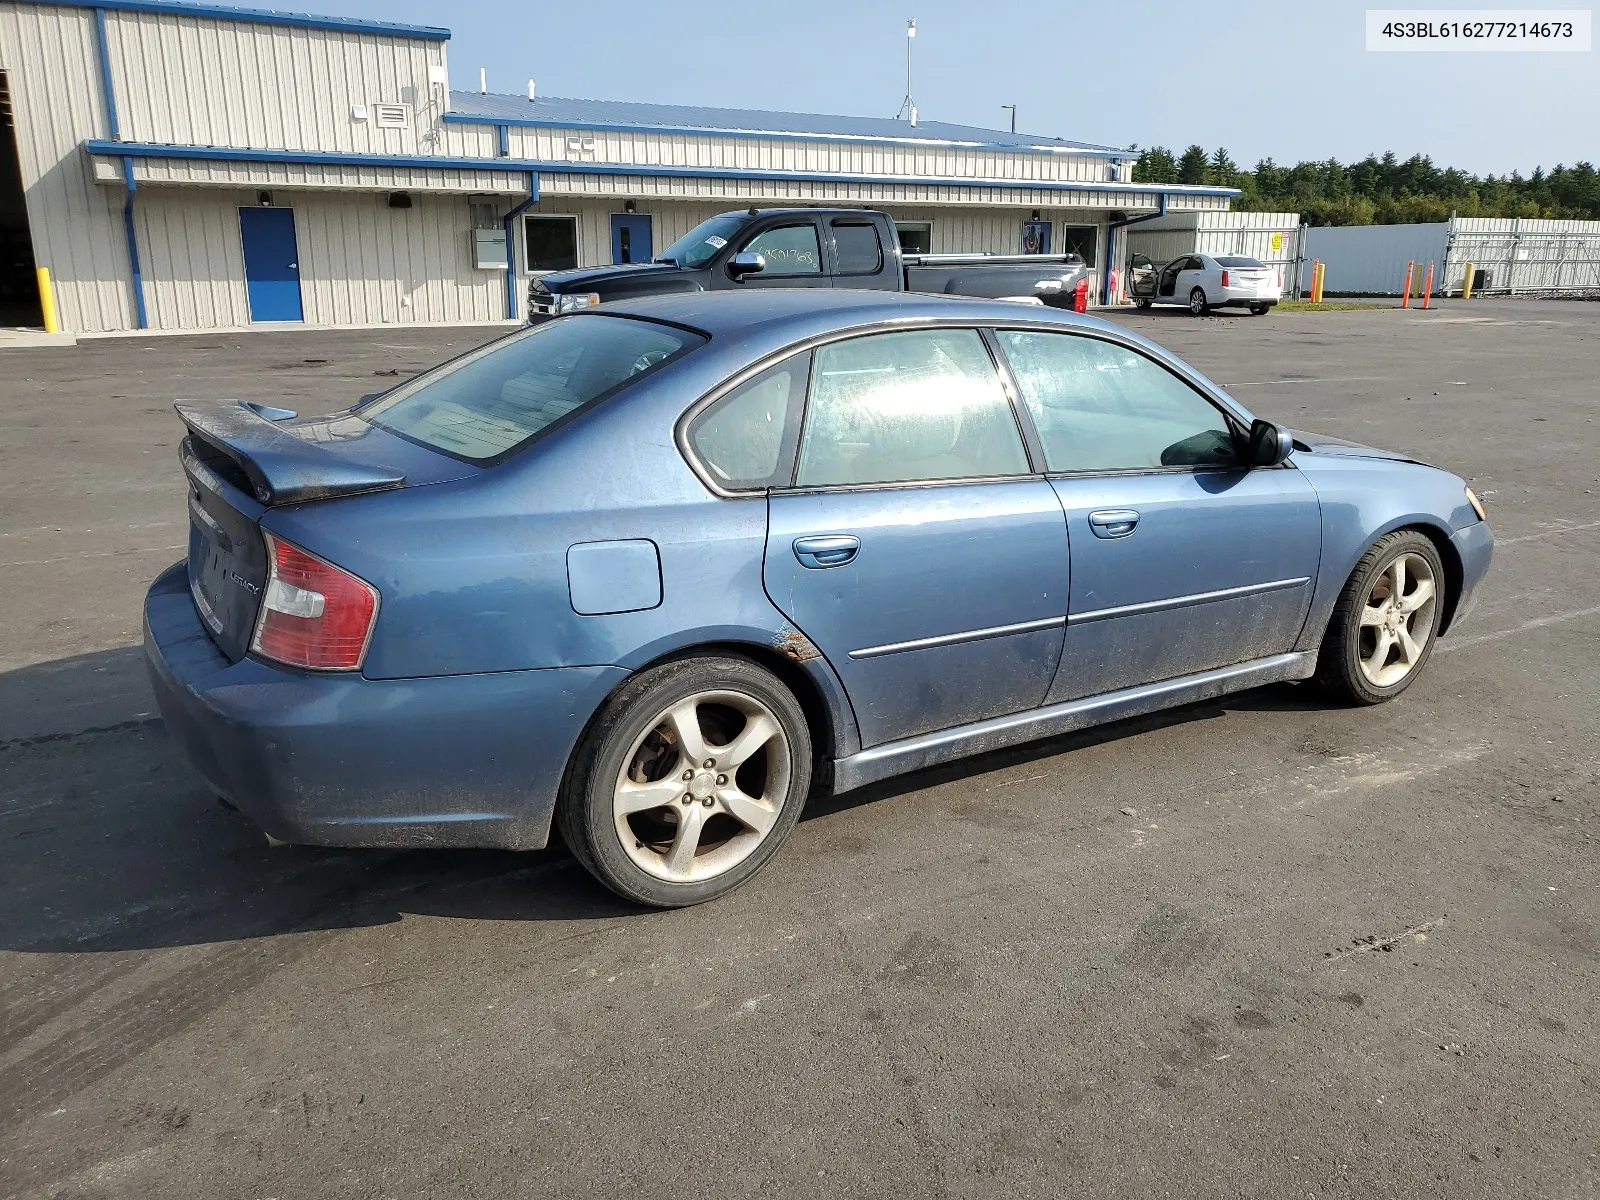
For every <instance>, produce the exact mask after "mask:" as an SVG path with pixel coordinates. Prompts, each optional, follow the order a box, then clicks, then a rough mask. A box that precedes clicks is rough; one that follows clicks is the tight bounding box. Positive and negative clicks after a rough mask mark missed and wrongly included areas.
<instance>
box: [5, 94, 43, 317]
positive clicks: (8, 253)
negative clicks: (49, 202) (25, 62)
mask: <svg viewBox="0 0 1600 1200" xmlns="http://www.w3.org/2000/svg"><path fill="white" fill-rule="evenodd" d="M33 266H34V264H33V237H32V235H31V234H30V233H29V232H28V208H27V205H26V204H25V203H24V202H23V198H22V163H21V160H19V159H18V158H17V124H16V120H15V118H14V116H13V115H12V107H11V81H10V78H9V77H8V76H7V75H6V73H5V72H4V71H0V326H8V325H31V326H42V325H43V324H44V313H43V311H42V310H41V309H40V307H39V278H38V276H37V275H36V274H35V273H34V269H33Z"/></svg>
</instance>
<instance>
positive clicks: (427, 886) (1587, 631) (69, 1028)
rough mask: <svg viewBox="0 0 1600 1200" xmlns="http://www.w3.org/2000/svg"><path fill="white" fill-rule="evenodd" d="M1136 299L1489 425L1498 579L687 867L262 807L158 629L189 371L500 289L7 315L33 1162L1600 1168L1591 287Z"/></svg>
mask: <svg viewBox="0 0 1600 1200" xmlns="http://www.w3.org/2000/svg"><path fill="white" fill-rule="evenodd" d="M1117 319H1118V320H1120V321H1122V322H1123V323H1124V324H1126V325H1128V326H1130V327H1133V328H1136V329H1138V330H1140V331H1141V332H1144V333H1146V334H1148V335H1150V336H1152V337H1154V338H1156V339H1157V340H1159V341H1162V342H1163V343H1164V344H1166V345H1168V346H1169V347H1171V348H1173V349H1174V350H1176V351H1177V352H1178V353H1180V354H1182V355H1183V356H1184V357H1186V358H1187V359H1189V361H1191V362H1192V363H1194V364H1195V365H1196V366H1197V367H1199V368H1200V369H1201V370H1203V371H1205V372H1206V373H1207V374H1209V375H1211V376H1212V378H1214V379H1216V380H1218V381H1219V382H1221V383H1223V384H1224V385H1226V386H1228V387H1229V388H1230V389H1231V390H1233V392H1234V394H1235V395H1236V396H1238V397H1239V398H1240V399H1241V400H1242V401H1243V402H1244V403H1245V404H1247V405H1249V406H1251V407H1252V408H1253V409H1254V410H1255V411H1256V412H1257V413H1258V414H1259V415H1262V416H1268V417H1272V418H1275V419H1279V420H1282V421H1285V422H1287V423H1288V424H1290V425H1293V426H1296V427H1299V428H1306V429H1311V430H1315V431H1318V432H1324V433H1330V434H1334V435H1337V436H1341V437H1347V438H1352V439H1354V440H1357V441H1363V442H1370V443H1374V444H1377V445H1382V446H1388V447H1393V448H1397V449H1402V450H1406V451H1409V452H1412V453H1414V454H1416V455H1418V456H1419V457H1421V458H1424V459H1427V460H1429V461H1433V462H1437V463H1440V464H1441V465H1444V466H1447V467H1449V468H1451V469H1452V470H1455V471H1456V472H1458V473H1460V474H1462V475H1463V476H1465V477H1467V478H1468V479H1469V480H1470V481H1471V482H1472V483H1473V485H1474V486H1475V487H1476V488H1477V489H1478V491H1479V492H1480V494H1482V495H1483V496H1484V498H1485V501H1486V503H1487V505H1488V507H1489V510H1490V518H1491V521H1492V522H1493V524H1494V526H1495V529H1496V532H1497V535H1498V537H1499V546H1498V548H1497V552H1496V562H1495V566H1494V569H1493V571H1492V573H1491V575H1490V578H1489V580H1488V582H1487V583H1486V585H1485V590H1484V593H1483V598H1482V600H1481V602H1480V604H1479V607H1478V610H1477V611H1476V613H1474V614H1473V616H1472V618H1471V619H1470V621H1468V622H1467V623H1466V624H1464V625H1463V626H1461V627H1460V628H1459V629H1458V630H1457V631H1456V632H1455V633H1453V634H1452V636H1450V637H1449V638H1447V639H1445V641H1444V642H1442V643H1441V645H1440V647H1439V652H1438V653H1437V654H1436V655H1435V656H1434V658H1433V660H1432V662H1431V664H1430V666H1429V668H1428V670H1427V672H1426V673H1425V675H1424V677H1423V678H1422V679H1421V680H1420V681H1419V682H1418V683H1417V684H1416V685H1415V686H1414V687H1413V688H1412V689H1411V690H1410V691H1409V692H1407V693H1406V695H1405V696H1404V697H1403V698H1401V699H1400V700H1399V701H1397V702H1396V703H1393V704H1391V705H1387V706H1383V707H1380V708H1376V709H1366V710H1355V709H1346V708H1336V707H1329V706H1327V705H1326V704H1324V703H1323V701H1322V700H1321V699H1320V697H1319V696H1318V695H1316V694H1315V693H1314V692H1313V691H1312V690H1311V689H1310V688H1309V687H1305V686H1297V685H1284V686H1280V687H1276V688H1269V689H1265V690H1262V691H1259V692H1253V693H1246V694H1243V695H1240V696H1236V697H1231V698H1228V699H1226V700H1224V701H1222V702H1218V703H1210V704H1204V705H1199V706H1194V707H1190V708H1186V709H1182V710H1178V711H1175V712H1171V713H1167V714H1162V715H1159V716H1156V717H1152V718H1146V719H1141V720H1138V721H1133V722H1128V723H1123V724H1119V725H1115V726H1111V727H1108V728H1104V729H1100V730H1096V731H1093V732H1090V733H1087V734H1082V735H1076V736H1071V737H1066V738H1060V739H1056V740H1053V741H1049V742H1044V743H1039V744H1036V745H1033V746H1029V747H1024V748H1021V749H1018V750H1013V751H1007V752H1002V753H998V754H994V755H990V756H987V757H984V758H981V759H975V760H970V761H968V762H966V763H962V764H958V765H956V766H953V767H949V768H942V769H937V770H933V771H928V772H924V773H922V774H919V775H915V776H911V777H908V778H906V779H902V780H899V781H895V782H893V783H891V784H888V785H881V786H876V787H874V788H872V789H870V790H868V791H865V792H862V793H857V794H854V795H850V796H846V797H842V798H840V799H838V800H835V801H829V802H827V803H823V804H817V805H813V808H812V810H811V813H810V815H809V817H808V819H806V820H804V821H803V822H802V823H801V824H800V826H799V827H798V828H797V829H796V831H795V834H794V836H793V837H792V839H791V840H790V842H789V844H788V845H787V846H786V848H785V849H784V851H783V852H782V853H781V854H779V855H778V856H777V858H776V859H775V860H774V861H773V862H772V864H771V865H770V866H769V867H768V868H767V869H766V870H765V871H764V872H763V873H762V874H760V875H759V876H757V877H756V879H755V880H754V881H753V882H752V883H751V884H749V885H748V886H747V887H745V888H744V889H743V890H741V891H739V892H738V893H736V894H735V895H733V896H732V897H730V898H728V899H727V900H724V901H722V902H718V903H714V904H711V905H707V906H704V907H701V908H697V909H692V910H686V911H679V912H670V913H651V912H641V911H638V910H634V909H631V908H629V907H627V906H625V905H623V904H621V903H619V902H617V901H616V900H614V899H613V898H611V897H610V895H609V894H608V893H606V892H604V891H602V890H601V889H600V888H599V886H598V885H596V884H594V883H592V882H591V881H590V880H589V878H588V877H587V876H586V875H585V874H583V872H582V871H581V869H579V868H577V867H576V866H575V865H574V864H573V863H572V861H571V860H570V859H569V858H568V857H567V855H566V854H565V852H564V851H562V850H560V849H552V850H549V851H545V852H540V853H535V854H527V855H514V854H506V853H467V852H448V853H447V852H434V853H429V852H406V853H399V852H395V853H390V852H374V851H366V852H345V851H326V850H315V849H304V848H296V847H281V848H276V849H271V848H268V847H267V846H266V845H265V844H264V842H263V839H262V838H261V836H260V834H259V833H257V832H256V831H255V830H253V829H252V828H251V827H250V826H249V825H248V824H247V823H246V822H245V821H244V820H243V819H242V818H240V817H238V816H235V815H233V814H231V813H229V812H227V811H225V810H223V809H222V808H221V807H219V806H218V805H217V804H216V802H215V801H214V800H213V799H212V798H211V797H210V796H209V795H207V793H206V791H205V790H204V788H203V787H202V786H201V785H200V783H199V781H198V779H197V778H196V777H195V776H194V775H193V774H191V772H190V771H189V769H188V768H187V767H186V765H185V764H184V763H183V762H182V760H181V759H180V758H179V757H178V756H177V754H176V753H175V751H174V748H173V746H172V745H171V743H170V742H169V741H168V739H167V737H166V735H165V733H164V732H163V730H162V728H161V725H160V723H159V720H158V719H157V718H156V717H155V716H154V714H153V711H152V709H153V705H152V702H151V700H150V698H149V693H148V691H147V690H146V687H145V684H144V681H143V673H142V672H143V667H142V662H141V658H140V652H139V650H138V649H137V645H136V643H137V641H138V638H139V621H140V600H141V597H142V593H143V589H144V587H145V585H146V584H147V583H148V582H149V580H150V579H152V578H153V577H154V576H155V575H156V574H157V573H158V572H159V571H160V570H161V569H162V568H164V567H165V566H166V565H167V564H168V563H170V562H172V561H173V560H175V559H176V558H178V557H180V556H181V554H182V547H183V543H184V540H185V536H186V534H185V529H186V524H185V522H186V518H185V513H184V505H183V488H182V482H181V474H180V472H179V469H178V465H177V458H176V445H177V441H178V436H179V430H180V427H179V424H178V421H177V418H176V417H175V416H174V415H173V413H172V411H171V407H170V403H171V400H172V399H173V398H174V397H181V396H194V397H216V396H238V397H242V398H248V399H256V400H262V401H266V402H269V403H274V404H284V405H287V406H289V407H295V408H300V409H303V410H314V409H323V408H333V407H338V406H340V405H342V404H344V403H348V402H349V401H351V400H354V399H355V398H357V397H358V396H360V395H361V394H362V393H364V392H370V391H375V390H378V389H379V388H380V387H382V386H384V385H385V380H386V379H392V375H393V373H395V372H398V373H400V374H409V373H410V372H412V371H414V370H416V369H418V368H420V367H422V366H424V365H427V364H429V363H431V362H434V361H437V360H438V359H440V358H443V357H445V356H447V355H449V354H453V353H457V352H459V351H461V350H464V349H466V348H467V347H468V346H470V345H472V344H474V343H475V342H476V341H479V340H482V339H483V338H486V337H488V336H492V335H493V334H495V333H496V332H498V331H496V330H478V331H471V330H460V329H451V330H441V329H415V330H399V329H396V330H393V331H383V332H376V333H373V332H341V333H313V332H307V333H264V334H255V335H250V336H237V335H217V336H211V337H205V336H200V337H184V338H150V339H145V340H117V341H109V340H108V341H97V342H85V343H83V344H81V345H79V346H78V347H76V348H72V349H47V350H9V351H0V380H3V381H4V383H3V387H0V393H3V399H0V1195H4V1196H26V1197H38V1196H51V1197H53V1196H74V1197H76V1196H85V1197H101V1196H104V1197H113V1196H116V1197H121V1196H161V1197H164V1198H168V1200H178V1198H185V1197H195V1198H201V1197H208V1198H209V1197H233V1196H239V1197H261V1198H265V1197H291V1196H311V1195H340V1196H350V1197H396V1198H400V1197H407V1198H409V1197H416V1196H429V1197H455V1196H471V1197H485V1196H512V1195H518V1196H521V1195H542V1196H587V1195H597V1196H598V1195H606V1196H621V1195H637V1196H692V1197H722V1196H730V1197H731V1196H750V1195H799V1196H835V1195H837V1196H857V1195H863V1196H887V1195H895V1196H902V1195H903V1196H924V1195H926V1196H961V1197H990V1196H1006V1197H1023V1196H1040V1197H1057V1196H1076V1195H1085V1196H1086V1195H1094V1196H1141V1197H1143V1196H1227V1197H1234V1196H1272V1197H1290V1196H1295V1197H1336V1196H1349V1197H1358V1196H1359V1197H1367V1196H1375V1195H1382V1196H1439V1195H1448V1196H1453V1197H1464V1196H1484V1197H1503V1196H1551V1197H1578V1196H1593V1195H1595V1194H1596V1193H1597V1191H1600V1015H1597V1006H1596V997H1597V996H1600V924H1597V921H1600V867H1597V863H1600V721H1597V718H1600V669H1597V664H1600V569H1597V567H1600V424H1597V417H1600V396H1597V393H1596V385H1595V382H1594V381H1595V379H1596V378H1597V377H1600V304H1582V303H1564V302H1513V301H1473V302H1471V303H1469V304H1461V303H1456V304H1453V305H1445V306H1442V307H1441V308H1439V309H1438V310H1436V311H1433V312H1427V313H1423V312H1416V311H1407V312H1400V311H1393V310H1381V311H1366V312H1330V313H1290V312H1284V313H1274V314H1271V315H1269V316H1266V317H1263V318H1259V319H1256V318H1250V317H1247V316H1231V315H1230V316H1220V317H1216V318H1211V319H1206V320H1195V319H1192V318H1190V317H1189V316H1188V315H1187V314H1186V313H1183V312H1180V311H1178V310H1170V311H1161V310H1157V311H1155V312H1153V313H1149V314H1132V313H1130V314H1126V315H1122V316H1119V317H1118V318H1117ZM1124 810H1131V811H1132V812H1133V814H1134V815H1132V816H1129V815H1126V813H1125V812H1124Z"/></svg>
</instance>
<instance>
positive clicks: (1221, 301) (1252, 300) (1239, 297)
mask: <svg viewBox="0 0 1600 1200" xmlns="http://www.w3.org/2000/svg"><path fill="white" fill-rule="evenodd" d="M1282 298H1283V297H1282V296H1281V295H1278V296H1251V295H1248V294H1246V293H1242V292H1234V291H1226V292H1223V293H1222V295H1221V296H1220V297H1218V298H1217V299H1215V300H1213V301H1211V307H1212V308H1249V307H1250V306H1251V305H1252V304H1265V305H1266V306H1267V307H1268V308H1271V307H1272V306H1273V305H1275V304H1277V303H1278V301H1279V300H1281V299H1282Z"/></svg>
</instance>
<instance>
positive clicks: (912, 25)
mask: <svg viewBox="0 0 1600 1200" xmlns="http://www.w3.org/2000/svg"><path fill="white" fill-rule="evenodd" d="M916 37H917V19H916V18H915V17H912V18H911V20H909V21H907V22H906V98H905V99H904V100H902V101H900V111H899V112H897V113H895V120H897V121H898V120H899V119H900V118H901V117H905V118H907V119H908V120H910V122H911V123H912V124H913V125H915V124H916V123H917V106H916V103H915V101H913V100H912V99H911V43H912V42H913V41H915V40H916Z"/></svg>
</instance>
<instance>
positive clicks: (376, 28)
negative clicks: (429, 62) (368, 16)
mask: <svg viewBox="0 0 1600 1200" xmlns="http://www.w3.org/2000/svg"><path fill="white" fill-rule="evenodd" d="M17 2H18V3H21V4H40V5H50V6H52V7H56V8H101V9H106V10H108V11H111V12H136V13H159V14H161V15H163V16H171V17H209V18H211V19H212V20H217V21H243V22H245V23H247V24H251V25H293V26H298V27H299V28H301V29H331V30H336V31H337V32H339V33H381V34H385V35H387V36H388V37H403V38H419V39H421V40H423V41H430V42H447V41H449V40H450V31H449V30H448V29H441V28H439V27H438V26H434V25H399V24H396V23H394V22H392V21H364V20H360V19H358V18H355V17H319V16H316V15H315V14H313V13H297V12H278V11H277V10H276V9H270V8H230V7H228V6H227V5H225V4H189V3H184V2H183V0H17Z"/></svg>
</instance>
